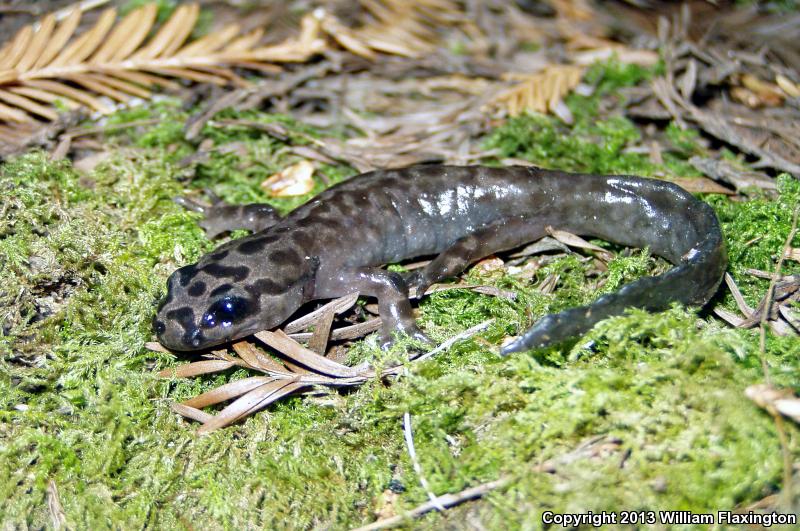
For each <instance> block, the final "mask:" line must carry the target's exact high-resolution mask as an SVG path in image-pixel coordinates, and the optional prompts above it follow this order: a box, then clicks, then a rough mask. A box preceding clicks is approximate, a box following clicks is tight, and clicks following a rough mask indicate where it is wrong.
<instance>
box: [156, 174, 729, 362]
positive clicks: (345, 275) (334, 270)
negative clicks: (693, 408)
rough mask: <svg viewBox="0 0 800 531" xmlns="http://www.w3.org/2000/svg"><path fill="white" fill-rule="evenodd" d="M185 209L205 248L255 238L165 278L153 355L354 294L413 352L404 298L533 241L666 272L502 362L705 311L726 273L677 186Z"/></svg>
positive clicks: (611, 182)
mask: <svg viewBox="0 0 800 531" xmlns="http://www.w3.org/2000/svg"><path fill="white" fill-rule="evenodd" d="M184 204H186V205H187V206H189V207H191V208H193V209H194V210H197V211H199V212H202V213H203V214H204V216H205V219H204V220H203V222H202V223H201V225H202V226H204V228H205V229H206V230H207V231H208V233H209V234H211V235H215V234H219V233H222V232H225V231H229V230H233V229H236V228H247V229H250V230H252V231H253V233H252V234H251V235H249V236H246V237H243V238H240V239H236V240H234V241H230V242H228V243H225V244H224V245H221V246H220V247H218V248H217V249H215V250H214V251H212V252H210V253H209V254H207V255H205V256H203V257H202V258H201V259H200V260H199V261H198V262H197V263H196V264H192V265H187V266H184V267H181V268H180V269H178V270H176V271H175V272H174V273H173V274H172V275H171V276H170V277H169V280H168V282H167V296H166V298H165V299H164V300H163V301H162V303H161V304H160V306H159V308H158V311H157V315H156V316H155V318H154V329H155V332H156V335H157V336H158V339H159V341H160V342H161V344H162V345H164V346H166V347H168V348H170V349H173V350H178V351H192V350H198V349H205V348H208V347H211V346H214V345H218V344H221V343H225V342H229V341H232V340H236V339H240V338H243V337H245V336H248V335H251V334H253V333H255V332H257V331H260V330H263V329H271V328H274V327H277V326H278V325H280V324H281V323H282V322H284V321H285V320H286V319H287V318H288V317H289V316H290V315H292V313H294V312H295V311H296V310H297V309H298V308H299V307H300V306H301V305H302V304H304V303H305V302H307V301H311V300H315V299H328V298H334V297H339V296H343V295H347V294H349V293H353V292H359V293H360V294H361V295H365V296H369V297H376V298H377V300H378V308H379V312H380V316H381V319H382V326H381V329H380V338H381V342H382V345H383V346H387V345H389V344H391V343H392V341H393V334H394V333H401V334H407V335H410V336H412V337H416V338H419V339H423V340H425V339H426V338H425V336H424V334H423V333H422V332H421V331H420V329H419V328H418V327H417V325H416V324H415V321H414V318H413V314H412V310H411V305H410V302H409V288H411V287H414V288H416V289H417V292H418V293H423V292H424V290H425V289H426V288H427V287H428V286H430V285H431V284H433V283H435V282H439V281H441V280H444V279H447V278H449V277H453V276H455V275H458V274H459V273H461V272H462V271H463V270H464V269H465V268H467V267H468V266H469V265H470V264H471V263H473V262H475V261H477V260H479V259H481V258H484V257H486V256H488V255H490V254H493V253H497V252H500V251H506V250H509V249H513V248H515V247H519V246H521V245H523V244H525V243H528V242H532V241H535V240H537V239H539V238H542V237H543V236H545V235H546V234H547V231H548V230H549V228H554V229H560V230H565V231H569V232H572V233H575V234H580V235H584V236H592V237H597V238H602V239H605V240H608V241H611V242H614V243H618V244H621V245H626V246H631V247H641V248H644V247H649V249H650V251H651V252H652V253H654V254H655V255H658V256H661V257H663V258H665V259H666V260H668V261H669V262H670V263H672V264H673V265H674V266H673V267H672V268H671V269H669V270H668V271H666V272H665V273H664V274H661V275H659V276H653V277H644V278H640V279H638V280H636V281H634V282H632V283H629V284H627V285H625V286H623V287H622V289H620V290H619V291H618V292H616V293H611V294H607V295H604V296H602V297H600V298H599V299H597V300H596V301H595V302H594V303H592V304H589V305H587V306H582V307H577V308H571V309H568V310H566V311H563V312H561V313H557V314H552V315H547V316H545V317H543V318H541V319H539V320H538V321H537V322H536V323H535V324H534V325H533V326H532V327H531V328H530V329H528V330H527V331H525V332H524V333H523V334H522V335H521V336H519V337H518V338H517V339H516V340H515V341H513V342H511V343H510V344H507V345H505V346H504V347H502V349H501V353H502V354H509V353H512V352H519V351H525V350H529V349H533V348H539V347H544V346H548V345H552V344H555V343H559V342H562V341H564V340H567V339H570V338H574V337H576V336H579V335H581V334H583V333H585V332H587V331H588V330H589V329H590V328H591V327H592V326H593V325H594V324H595V323H597V322H598V321H600V320H602V319H605V318H607V317H610V316H613V315H618V314H621V313H622V312H623V311H624V310H625V309H626V308H629V307H636V308H644V309H646V310H650V311H660V310H664V309H666V308H667V307H669V306H670V305H671V304H672V303H674V302H678V303H682V304H686V305H703V304H705V303H707V302H708V300H709V299H710V298H711V296H712V295H713V294H714V293H715V291H716V289H717V287H718V286H719V283H720V281H721V279H722V275H723V273H724V272H725V269H726V267H727V254H726V252H725V246H724V242H723V238H722V234H721V231H720V226H719V222H718V220H717V217H716V215H715V214H714V211H713V210H712V209H711V207H710V206H708V205H707V204H705V203H703V202H702V201H700V200H698V199H696V198H695V197H694V196H692V195H691V194H690V193H688V192H686V191H685V190H683V189H682V188H680V187H679V186H677V185H675V184H672V183H669V182H665V181H660V180H654V179H646V178H640V177H632V176H600V175H587V174H571V173H564V172H561V171H552V170H544V169H540V168H535V167H522V166H513V167H507V168H488V167H480V166H466V167H460V166H435V165H431V166H428V165H423V166H413V167H409V168H403V169H392V170H380V171H373V172H369V173H365V174H362V175H359V176H357V177H354V178H352V179H350V180H347V181H344V182H342V183H340V184H337V185H335V186H333V187H331V188H329V189H327V190H326V191H324V192H322V193H321V194H319V195H317V196H316V197H314V198H312V199H311V200H310V201H309V202H307V203H305V204H304V205H302V206H300V207H298V208H296V209H295V210H293V211H292V212H290V213H289V214H288V215H286V216H285V217H280V216H279V215H278V213H277V212H276V211H275V210H274V209H273V208H272V207H270V206H268V205H261V204H256V205H239V206H236V205H224V204H221V203H216V204H214V205H211V206H201V205H200V204H198V203H194V202H187V201H184ZM430 255H435V258H433V260H432V261H431V262H430V263H429V264H428V265H427V266H425V267H424V268H422V269H420V270H417V271H416V272H413V273H409V274H405V275H403V274H400V273H397V272H392V271H387V270H386V269H383V268H381V265H383V264H387V263H396V262H399V261H402V260H406V259H409V258H414V257H419V256H430Z"/></svg>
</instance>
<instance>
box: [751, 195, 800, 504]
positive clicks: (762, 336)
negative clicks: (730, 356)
mask: <svg viewBox="0 0 800 531" xmlns="http://www.w3.org/2000/svg"><path fill="white" fill-rule="evenodd" d="M798 212H800V206H797V207H795V209H794V214H793V215H792V228H791V229H790V230H789V235H788V236H787V237H786V242H785V243H784V245H783V248H782V249H781V255H780V257H779V258H778V262H777V263H776V264H775V271H774V273H773V276H772V279H770V282H769V287H768V288H767V295H766V304H765V306H764V311H763V312H762V313H761V323H760V326H759V340H758V352H759V355H760V357H761V368H762V370H763V371H764V381H765V382H766V383H767V385H771V378H770V375H769V365H768V364H767V355H766V334H767V332H766V324H767V319H768V318H769V313H770V308H771V306H772V298H773V294H774V293H775V284H776V283H777V279H778V278H780V276H781V271H782V270H783V261H784V259H785V258H786V254H787V252H788V250H789V249H790V248H791V245H792V242H793V241H794V237H795V235H796V234H797V215H798ZM768 411H769V413H770V415H771V416H772V418H773V419H774V421H775V430H776V431H777V432H778V439H779V440H780V444H781V452H782V454H783V491H784V503H785V505H786V507H790V505H791V500H792V454H791V452H790V451H789V441H788V438H787V436H786V430H785V429H784V426H783V419H782V418H781V415H780V414H779V413H778V412H777V411H774V410H773V409H771V408H770V409H768Z"/></svg>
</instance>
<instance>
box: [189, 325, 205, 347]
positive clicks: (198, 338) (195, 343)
mask: <svg viewBox="0 0 800 531" xmlns="http://www.w3.org/2000/svg"><path fill="white" fill-rule="evenodd" d="M202 342H203V333H202V332H201V331H200V329H199V328H196V329H195V330H194V332H192V333H191V334H190V335H189V343H191V345H192V347H194V348H197V347H199V346H200V344H201V343H202Z"/></svg>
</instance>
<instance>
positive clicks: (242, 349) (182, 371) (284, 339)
mask: <svg viewBox="0 0 800 531" xmlns="http://www.w3.org/2000/svg"><path fill="white" fill-rule="evenodd" d="M343 299H345V300H344V301H343V300H342V299H340V300H339V301H334V302H336V303H337V304H338V306H337V305H330V304H329V305H328V310H329V312H328V313H327V314H324V315H323V316H321V317H320V318H321V319H324V318H325V315H332V314H333V312H334V311H335V309H336V308H337V307H341V305H342V302H347V301H346V299H347V297H345V298H343ZM491 322H492V321H491V320H489V321H486V322H484V323H481V324H479V325H477V326H473V327H472V328H470V329H468V330H465V331H464V332H462V333H460V334H458V335H456V336H454V337H452V338H450V339H449V340H447V341H445V342H443V343H442V344H441V345H439V346H438V347H436V348H434V349H433V350H431V351H429V352H427V353H425V354H422V355H419V356H416V357H412V358H411V361H413V362H414V363H418V362H420V361H423V360H425V359H428V358H430V357H432V356H434V355H436V354H437V353H439V352H443V351H445V350H447V349H448V348H450V347H451V346H452V345H453V344H454V343H456V342H457V341H461V340H463V339H467V338H469V337H472V336H473V335H475V334H477V333H478V332H480V331H482V330H485V329H486V327H488V326H489V324H491ZM256 337H257V338H258V339H259V340H261V341H263V342H265V343H267V344H268V345H269V346H271V347H272V348H274V349H276V350H277V351H278V352H279V354H280V356H281V361H282V362H283V366H282V365H280V364H279V363H278V362H277V361H275V360H272V359H271V358H270V357H269V356H268V355H267V354H264V353H263V352H261V351H260V350H259V349H258V348H257V347H256V346H255V345H253V344H250V343H247V342H244V341H240V342H238V343H235V344H234V345H233V348H234V350H235V351H236V353H237V354H238V355H239V357H238V358H237V357H236V356H232V355H230V354H228V353H227V352H224V351H215V352H214V353H213V356H215V357H217V358H218V359H216V360H207V361H201V362H196V363H190V364H187V365H183V366H179V367H177V368H175V369H166V370H163V371H161V372H160V373H158V375H159V376H161V377H173V376H178V377H191V376H196V375H199V374H207V373H208V372H214V369H219V370H223V368H230V367H233V366H240V367H246V368H251V369H255V370H259V371H262V372H266V373H268V376H253V377H250V378H244V379H242V380H236V381H234V382H230V383H228V384H225V385H223V386H221V387H218V388H216V389H212V390H211V391H207V392H205V393H203V394H201V395H198V396H196V397H194V398H191V399H189V400H186V401H184V402H183V403H181V404H174V405H173V406H172V409H173V411H175V412H176V413H178V414H179V415H182V416H184V417H186V418H190V419H193V420H198V421H200V422H202V423H203V426H202V427H201V428H200V430H199V431H198V433H209V432H211V431H213V430H216V429H219V428H222V427H225V426H228V425H230V424H232V423H234V422H236V421H237V420H240V419H242V418H244V417H246V416H248V415H250V414H252V413H255V412H256V411H259V410H261V409H263V408H265V407H267V406H268V405H269V404H271V403H272V402H274V401H276V400H279V399H280V398H283V397H285V396H288V395H290V394H293V393H296V392H299V391H302V390H305V389H307V388H309V387H312V386H318V385H324V386H328V387H347V386H355V385H362V384H363V383H365V382H367V381H368V380H370V379H373V378H376V377H380V378H386V377H389V376H396V375H398V374H400V373H401V372H402V371H404V370H405V365H395V366H391V367H388V368H385V369H383V370H381V371H380V372H376V371H375V370H374V369H373V368H371V367H369V366H367V365H360V366H358V367H348V366H346V365H342V364H340V363H336V362H335V361H333V360H331V359H329V358H326V357H324V356H321V355H319V354H317V353H315V352H312V351H311V350H309V349H307V348H305V347H303V346H302V345H300V344H299V343H297V342H296V341H294V340H293V339H291V338H290V337H289V336H287V335H286V334H285V333H284V332H282V331H277V332H267V331H263V332H259V333H258V334H256ZM228 400H234V401H233V402H232V403H231V404H230V405H228V406H227V407H226V408H225V409H223V410H222V411H221V412H220V413H219V414H218V415H210V414H208V413H205V412H203V411H202V410H201V409H200V408H204V407H207V406H212V405H215V404H219V403H221V402H225V401H228Z"/></svg>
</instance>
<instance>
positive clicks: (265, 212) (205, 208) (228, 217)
mask: <svg viewBox="0 0 800 531" xmlns="http://www.w3.org/2000/svg"><path fill="white" fill-rule="evenodd" d="M209 196H210V199H211V200H212V204H211V205H206V204H204V203H200V202H198V201H195V200H193V199H189V198H186V197H176V198H175V202H176V203H178V204H179V205H181V206H182V207H184V208H186V209H187V210H191V211H192V212H198V213H200V214H203V219H202V220H201V221H200V222H199V223H198V224H199V225H200V227H202V228H203V230H205V231H206V235H207V236H208V237H209V238H211V239H213V238H216V237H217V236H219V235H220V234H222V233H223V232H228V231H232V230H236V229H245V230H249V231H252V232H258V231H261V230H264V229H266V228H269V227H271V226H272V225H274V224H276V223H277V222H278V221H280V219H281V216H280V214H278V211H277V210H275V209H274V208H272V207H271V206H270V205H267V204H264V203H253V204H249V205H229V204H227V203H225V202H224V201H222V200H221V199H220V198H219V197H216V196H215V195H214V194H210V193H209Z"/></svg>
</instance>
